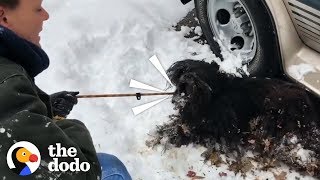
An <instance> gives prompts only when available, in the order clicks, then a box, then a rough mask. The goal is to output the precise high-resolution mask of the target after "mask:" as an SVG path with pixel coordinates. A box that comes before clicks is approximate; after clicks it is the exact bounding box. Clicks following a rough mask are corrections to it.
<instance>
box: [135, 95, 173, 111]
mask: <svg viewBox="0 0 320 180" xmlns="http://www.w3.org/2000/svg"><path fill="white" fill-rule="evenodd" d="M168 98H169V96H168V97H165V98H162V99H159V100H156V101H153V102H150V103H147V104H143V105H140V106H137V107H134V108H132V111H133V114H134V115H138V114H140V113H142V112H143V111H145V110H147V109H150V108H151V107H153V106H155V105H157V104H159V103H161V102H162V101H164V100H166V99H168Z"/></svg>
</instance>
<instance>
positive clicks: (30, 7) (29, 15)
mask: <svg viewBox="0 0 320 180" xmlns="http://www.w3.org/2000/svg"><path fill="white" fill-rule="evenodd" d="M41 4H42V0H20V2H19V5H18V6H17V7H16V8H15V9H9V8H4V7H0V15H1V16H0V25H2V26H4V27H6V28H8V29H10V30H12V31H13V32H15V33H16V34H17V35H18V36H20V37H22V38H24V39H26V40H28V41H30V42H32V43H34V44H36V45H38V46H40V35H39V33H40V32H41V31H42V26H43V22H44V21H46V20H47V19H49V14H48V12H47V11H46V10H45V9H44V8H43V7H42V5H41Z"/></svg>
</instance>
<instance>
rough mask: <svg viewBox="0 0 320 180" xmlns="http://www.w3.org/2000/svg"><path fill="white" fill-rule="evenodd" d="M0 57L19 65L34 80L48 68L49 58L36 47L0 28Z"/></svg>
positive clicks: (11, 32)
mask: <svg viewBox="0 0 320 180" xmlns="http://www.w3.org/2000/svg"><path fill="white" fill-rule="evenodd" d="M0 56H2V57H5V58H7V59H9V60H11V61H13V62H15V63H17V64H19V65H21V66H22V67H23V68H24V69H25V70H26V71H27V72H28V74H29V75H30V76H31V77H32V78H34V77H36V76H37V75H38V74H39V73H41V72H42V71H43V70H45V69H47V68H48V66H49V57H48V56H47V54H46V53H45V52H44V51H43V50H42V49H41V48H40V47H39V46H37V45H35V44H33V43H31V42H29V41H27V40H25V39H23V38H21V37H19V36H18V35H16V34H15V33H14V32H13V31H11V30H9V29H7V28H5V27H3V26H0Z"/></svg>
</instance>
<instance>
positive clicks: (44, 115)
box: [0, 0, 131, 180]
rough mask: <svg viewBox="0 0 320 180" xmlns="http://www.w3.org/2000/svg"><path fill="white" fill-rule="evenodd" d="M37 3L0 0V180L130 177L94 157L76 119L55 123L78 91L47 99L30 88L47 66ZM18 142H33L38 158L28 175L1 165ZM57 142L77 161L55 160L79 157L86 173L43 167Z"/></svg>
mask: <svg viewBox="0 0 320 180" xmlns="http://www.w3.org/2000/svg"><path fill="white" fill-rule="evenodd" d="M41 4H42V0H0V179H8V180H10V179H15V180H18V179H23V180H27V179H45V180H47V179H63V180H72V179H76V180H85V179H86V180H97V179H102V180H112V179H125V180H127V179H131V177H130V175H129V174H128V171H127V170H126V168H125V166H124V165H123V164H122V162H121V161H120V160H119V159H118V158H116V157H115V156H112V155H109V154H105V153H98V154H97V153H96V150H95V148H94V145H93V142H92V138H91V136H90V133H89V131H88V130H87V128H86V126H85V125H84V124H83V123H82V122H81V121H78V120H71V119H63V120H57V119H54V117H55V116H60V117H66V116H67V115H68V114H69V113H70V111H71V110H72V108H73V106H74V105H75V104H77V97H76V95H77V94H78V92H67V91H63V92H59V93H55V94H53V95H51V96H49V95H47V94H46V93H45V92H43V91H42V90H41V89H39V88H38V87H37V85H36V84H35V81H34V78H35V77H36V76H37V75H38V74H39V73H41V72H42V71H44V70H45V69H46V68H48V66H49V58H48V56H47V54H46V53H45V52H44V51H43V50H42V48H41V46H40V43H39V42H40V36H39V33H40V32H41V30H42V25H43V22H44V21H46V20H48V18H49V14H48V12H47V11H46V10H45V9H44V8H43V7H42V5H41ZM20 141H27V142H30V143H32V144H34V145H35V146H36V147H37V148H38V149H39V151H40V154H41V161H40V162H41V163H40V166H39V167H38V169H37V170H36V171H35V172H33V174H31V175H29V176H19V175H18V174H16V173H15V172H14V171H12V170H10V168H9V167H8V165H7V162H6V160H7V152H8V150H9V149H10V147H11V146H12V145H14V144H15V143H16V142H20ZM56 143H61V146H62V147H65V148H66V149H68V148H70V147H74V148H75V149H76V150H77V154H76V157H60V158H59V161H61V162H67V163H71V162H74V159H75V158H78V159H79V162H80V163H81V162H88V163H89V164H90V169H89V170H88V171H86V172H73V171H66V172H63V171H54V172H51V171H50V168H49V166H48V164H50V162H52V160H53V157H51V155H50V154H49V149H48V147H49V146H50V145H56ZM20 149H21V148H20ZM15 152H16V151H15ZM18 152H20V151H17V152H16V153H17V154H16V155H17V156H13V157H20V159H25V158H23V156H24V155H25V154H23V153H22V154H21V155H22V156H21V155H20V154H18ZM38 160H40V159H38V157H37V158H34V159H33V160H32V161H31V160H30V161H29V163H32V162H35V161H38ZM24 162H28V160H26V161H24Z"/></svg>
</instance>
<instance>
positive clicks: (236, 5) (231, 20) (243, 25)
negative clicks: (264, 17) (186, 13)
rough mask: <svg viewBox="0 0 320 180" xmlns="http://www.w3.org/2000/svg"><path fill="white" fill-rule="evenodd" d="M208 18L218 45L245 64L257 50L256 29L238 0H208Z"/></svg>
mask: <svg viewBox="0 0 320 180" xmlns="http://www.w3.org/2000/svg"><path fill="white" fill-rule="evenodd" d="M207 8H208V9H207V12H208V19H209V24H210V28H211V30H212V32H213V33H214V35H215V38H216V40H218V42H221V43H219V44H220V46H223V47H222V48H223V49H226V50H227V51H229V52H230V53H232V54H234V55H235V56H239V55H240V57H241V58H242V60H243V64H247V63H249V62H250V61H252V60H253V58H254V57H255V55H256V52H257V37H256V29H255V27H254V26H253V23H252V18H251V17H250V15H249V14H248V11H247V10H246V8H245V6H244V5H243V4H242V2H241V1H240V0H208V5H207Z"/></svg>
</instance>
